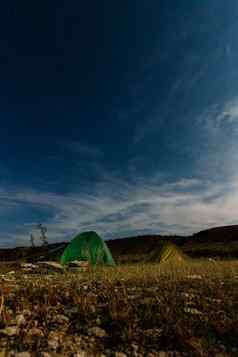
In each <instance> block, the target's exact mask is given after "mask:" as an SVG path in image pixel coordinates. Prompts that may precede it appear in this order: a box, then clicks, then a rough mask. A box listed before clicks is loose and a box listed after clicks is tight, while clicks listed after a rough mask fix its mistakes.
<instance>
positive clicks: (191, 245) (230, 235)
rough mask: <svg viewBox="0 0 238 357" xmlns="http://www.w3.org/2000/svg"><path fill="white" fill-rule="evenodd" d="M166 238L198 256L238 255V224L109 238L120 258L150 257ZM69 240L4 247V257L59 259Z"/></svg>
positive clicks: (1, 254) (0, 251)
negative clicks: (188, 232)
mask: <svg viewBox="0 0 238 357" xmlns="http://www.w3.org/2000/svg"><path fill="white" fill-rule="evenodd" d="M162 241H165V242H171V243H174V244H176V245H177V246H178V247H179V249H180V250H181V252H183V253H184V254H186V255H188V256H191V257H196V258H203V257H204V258H206V257H217V258H223V259H229V258H238V225H232V226H222V227H214V228H210V229H206V230H202V231H200V232H198V233H195V234H193V235H191V236H176V235H174V236H162V235H142V236H134V237H126V238H120V239H113V240H108V241H107V244H108V246H109V249H110V250H111V252H112V255H113V257H114V258H115V259H116V260H117V261H120V262H136V261H141V260H143V261H144V260H147V258H148V256H151V255H153V252H154V251H156V249H157V248H158V246H159V245H160V244H161V242H162ZM67 244H68V242H62V243H54V244H49V245H48V246H47V247H35V248H31V247H17V248H14V249H0V261H17V260H26V261H36V260H43V259H55V258H56V257H58V256H59V255H60V254H61V253H62V252H63V250H64V248H65V247H66V246H67Z"/></svg>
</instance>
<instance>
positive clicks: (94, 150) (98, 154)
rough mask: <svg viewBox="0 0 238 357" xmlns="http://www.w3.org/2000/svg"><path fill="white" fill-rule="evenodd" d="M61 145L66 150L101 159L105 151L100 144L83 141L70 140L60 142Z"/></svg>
mask: <svg viewBox="0 0 238 357" xmlns="http://www.w3.org/2000/svg"><path fill="white" fill-rule="evenodd" d="M60 145H61V146H62V147H64V148H65V149H66V150H69V151H71V152H72V153H75V154H79V155H80V156H83V157H86V158H94V159H100V158H102V157H103V155H104V154H103V151H102V150H101V149H100V148H99V147H98V146H96V145H92V144H87V143H84V142H81V141H76V140H75V141H68V142H63V143H60Z"/></svg>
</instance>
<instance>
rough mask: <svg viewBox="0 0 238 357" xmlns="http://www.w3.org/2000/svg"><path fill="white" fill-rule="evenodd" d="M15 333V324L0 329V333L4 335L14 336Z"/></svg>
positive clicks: (16, 330) (16, 331)
mask: <svg viewBox="0 0 238 357" xmlns="http://www.w3.org/2000/svg"><path fill="white" fill-rule="evenodd" d="M17 333H18V328H17V326H9V327H6V328H5V329H3V330H0V334H3V335H6V336H15V335H17Z"/></svg>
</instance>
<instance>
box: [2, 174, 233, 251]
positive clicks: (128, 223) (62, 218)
mask: <svg viewBox="0 0 238 357" xmlns="http://www.w3.org/2000/svg"><path fill="white" fill-rule="evenodd" d="M228 188H229V189H228ZM5 197H6V196H5V195H1V197H0V200H1V202H4V198H5ZM8 198H9V200H11V201H12V202H13V203H14V204H15V205H17V206H18V209H19V210H23V209H24V206H25V205H29V204H30V205H33V206H38V207H39V208H40V209H41V211H42V210H44V209H46V210H47V209H49V207H50V209H51V211H52V213H53V214H52V217H51V219H47V220H46V221H45V222H43V223H45V224H46V225H47V227H48V231H49V239H50V241H51V242H54V241H61V240H67V239H70V238H71V237H72V235H74V234H75V233H77V232H79V231H84V230H97V231H98V232H99V233H100V234H102V236H103V237H105V238H112V237H122V236H125V235H130V234H139V233H145V232H147V233H171V234H174V233H177V234H190V233H193V232H196V231H198V230H200V229H203V228H206V227H211V226H215V225H224V224H232V223H234V222H235V220H236V218H237V215H238V185H237V184H236V182H235V181H233V182H230V183H229V184H228V183H227V184H226V185H225V184H218V183H217V184H215V183H212V182H210V181H207V182H205V181H201V180H198V179H192V180H189V179H182V180H179V181H177V182H173V183H170V184H161V185H157V184H155V183H153V181H148V180H144V182H143V181H140V182H135V183H133V184H132V183H128V182H126V181H125V180H121V179H115V180H114V179H113V177H112V178H111V181H110V184H109V183H108V182H101V183H100V184H98V185H96V186H95V187H94V188H93V189H92V192H91V194H84V193H80V192H79V193H71V194H67V195H63V194H53V193H50V192H37V191H34V190H27V189H26V190H21V192H16V191H15V192H13V191H12V192H9V193H8ZM2 206H3V207H5V206H4V204H3V205H2ZM5 213H6V215H9V214H11V212H10V211H6V212H5ZM25 223H27V224H28V225H21V226H17V227H14V228H15V231H14V229H11V230H10V232H9V231H8V230H7V229H6V227H5V229H6V231H5V232H3V230H2V232H1V235H2V237H3V238H4V239H2V240H1V244H6V237H8V239H9V242H8V244H9V245H10V240H12V242H13V241H14V244H17V245H21V244H26V243H27V242H28V240H29V238H28V237H29V233H30V231H31V226H29V224H31V223H32V224H34V221H33V222H30V221H29V220H28V221H26V222H25Z"/></svg>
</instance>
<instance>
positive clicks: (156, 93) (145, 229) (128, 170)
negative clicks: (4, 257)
mask: <svg viewBox="0 0 238 357" xmlns="http://www.w3.org/2000/svg"><path fill="white" fill-rule="evenodd" d="M237 39H238V4H237V3H236V1H235V0H230V1H229V2H225V1H223V0H220V1H219V0H213V1H212V0H211V1H205V0H200V1H191V2H188V1H185V0H183V1H182V0H181V1H179V2H176V1H172V0H171V1H168V0H166V1H165V0H164V1H158V0H155V1H153V0H147V1H142V0H137V1H134V0H131V1H129V2H128V1H120V2H113V1H89V2H85V1H80V0H77V1H70V0H69V1H60V0H58V1H57V2H56V1H50V2H49V1H40V2H39V3H34V2H32V1H25V2H20V1H12V2H10V3H8V2H5V3H4V4H3V5H2V10H1V15H0V54H1V62H0V109H1V131H0V201H1V206H0V245H2V246H14V245H19V244H26V242H27V241H28V237H29V234H30V232H31V231H32V230H33V227H34V225H35V223H37V222H42V223H44V224H46V226H47V227H48V231H49V240H50V241H52V242H53V241H59V240H66V239H69V238H70V237H71V236H72V235H73V234H74V233H76V232H78V231H81V230H91V229H95V230H97V231H98V232H99V233H101V234H102V236H103V237H105V238H111V237H118V236H119V237H121V236H124V235H130V234H140V233H180V234H188V233H191V232H195V231H197V230H199V229H202V228H205V227H208V226H213V225H219V224H229V223H236V220H237V213H238V201H237V198H238V187H237V184H236V182H237V180H236V179H237V164H238V154H237V152H238V150H237V149H238V144H237V142H238V141H237V139H238V137H237V136H238V126H237V123H238V67H237V64H238V42H237V41H238V40H237Z"/></svg>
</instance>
